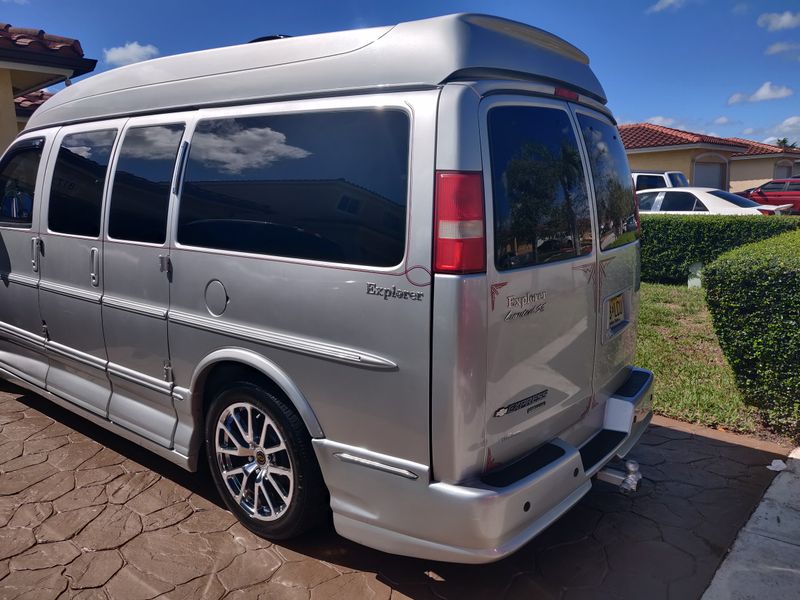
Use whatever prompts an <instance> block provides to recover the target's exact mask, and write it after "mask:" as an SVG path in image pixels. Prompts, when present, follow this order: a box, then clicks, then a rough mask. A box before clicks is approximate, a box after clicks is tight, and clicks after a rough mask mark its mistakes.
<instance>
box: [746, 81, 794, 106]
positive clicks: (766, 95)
mask: <svg viewBox="0 0 800 600" xmlns="http://www.w3.org/2000/svg"><path fill="white" fill-rule="evenodd" d="M792 94H794V90H792V89H791V88H788V87H786V86H785V85H773V84H772V82H771V81H765V82H764V85H762V86H761V87H760V88H758V89H757V90H756V91H755V93H754V94H753V95H752V96H750V102H762V101H764V100H778V99H780V98H786V97H788V96H791V95H792Z"/></svg>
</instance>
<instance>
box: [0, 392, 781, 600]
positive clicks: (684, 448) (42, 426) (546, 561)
mask: <svg viewBox="0 0 800 600" xmlns="http://www.w3.org/2000/svg"><path fill="white" fill-rule="evenodd" d="M778 453H783V454H784V455H785V453H786V451H785V450H783V449H781V448H779V447H777V446H774V445H770V444H766V443H763V442H757V441H754V440H748V439H746V438H741V437H737V436H732V435H728V434H720V433H717V432H712V431H710V430H706V429H702V428H697V427H692V426H687V425H683V424H680V423H677V422H674V421H668V420H665V419H657V420H656V421H655V425H654V426H652V427H651V428H650V430H649V431H648V433H647V434H646V436H645V438H644V439H643V442H642V444H641V445H640V446H639V447H638V448H637V449H636V451H635V458H637V459H638V460H639V461H640V463H641V464H642V469H643V472H644V475H645V480H644V481H643V485H642V489H641V491H640V492H639V493H638V494H637V495H636V496H635V497H626V496H623V495H621V494H619V493H617V492H616V491H615V490H613V489H611V488H610V487H608V486H606V485H605V484H598V485H596V486H595V488H594V489H593V490H592V491H591V492H590V493H589V494H588V495H587V496H586V497H585V498H584V499H583V500H582V501H581V502H580V503H579V504H578V505H577V506H576V507H575V508H574V509H573V510H572V511H571V512H570V513H569V514H567V515H566V516H565V517H564V518H562V519H561V520H560V521H559V522H558V523H556V524H555V525H554V526H552V527H551V528H550V529H549V530H547V531H546V532H544V533H543V534H542V535H541V536H539V537H538V538H537V539H536V540H534V541H533V542H532V543H531V544H529V545H528V546H526V547H525V548H523V549H522V550H521V551H520V552H518V553H517V554H515V555H514V556H512V557H510V558H508V559H506V560H504V561H501V562H499V563H495V564H492V565H486V566H480V567H474V566H462V565H452V564H445V563H436V562H431V561H423V560H417V559H410V558H403V557H396V556H391V555H388V554H384V553H381V552H377V551H373V550H370V549H368V548H364V547H362V546H359V545H357V544H354V543H351V542H348V541H346V540H344V539H342V538H340V537H338V536H337V535H336V534H335V533H334V532H333V531H332V530H331V529H330V528H328V529H323V530H319V531H316V532H313V533H311V534H309V535H306V536H305V537H304V538H302V539H300V540H297V541H293V542H291V543H286V544H281V545H277V544H274V545H273V544H270V543H268V542H266V541H264V540H261V539H259V538H256V537H255V536H253V535H251V534H250V533H249V532H247V531H246V530H245V529H244V528H242V527H241V526H240V525H239V524H237V523H236V521H235V519H234V518H233V517H232V516H231V514H230V513H228V512H227V511H226V510H224V509H223V508H221V502H220V500H219V497H218V496H217V495H216V493H215V492H214V490H213V488H212V487H211V486H210V485H209V483H208V481H209V479H208V475H207V474H205V475H204V474H203V473H201V474H200V475H193V474H190V473H186V472H184V471H182V470H181V469H179V468H177V467H174V466H173V465H171V464H169V463H167V462H166V461H164V460H162V459H160V458H158V457H155V456H154V455H152V454H150V453H148V452H146V451H144V450H142V449H140V448H138V447H137V446H135V445H133V444H131V443H128V442H126V441H124V440H122V439H121V438H118V437H116V436H113V435H111V434H108V433H106V432H105V431H103V430H102V429H100V428H98V427H95V426H94V425H91V424H90V423H87V422H86V421H84V420H82V419H80V418H78V417H75V416H74V415H72V414H70V413H69V412H67V411H64V410H62V409H60V408H58V407H57V406H54V405H53V404H51V403H49V402H48V401H46V400H44V399H42V398H40V397H38V396H36V395H33V394H28V393H25V392H23V391H22V390H19V389H18V388H14V387H12V386H10V385H7V384H4V383H0V598H3V599H12V598H35V599H37V600H45V599H48V598H82V599H88V598H98V599H101V598H131V599H135V598H138V599H146V598H153V597H156V596H161V595H163V597H165V598H187V599H188V598H201V597H205V598H211V599H218V598H222V597H225V598H230V599H237V600H239V599H242V598H282V599H287V600H294V599H301V598H311V599H312V600H318V599H319V600H322V599H326V598H340V599H351V598H352V599H356V598H380V599H387V598H392V599H394V600H397V599H401V598H413V599H415V600H425V599H429V598H492V599H493V600H494V599H497V600H499V599H500V598H569V599H574V598H594V599H596V598H648V599H649V600H657V599H659V598H668V597H669V598H680V599H686V598H696V597H699V596H700V595H701V594H702V592H703V590H704V589H705V588H706V586H707V585H708V583H709V582H710V581H711V578H712V576H713V574H714V571H715V570H716V568H717V566H718V565H719V563H720V561H721V560H722V557H723V555H724V553H725V551H726V550H727V548H728V547H729V545H730V544H731V543H732V541H733V539H734V538H735V536H736V533H737V531H738V530H739V528H740V527H741V526H742V525H743V524H744V523H745V521H746V520H747V518H748V517H749V516H750V513H751V512H752V510H753V508H754V507H755V506H756V504H757V503H758V500H759V498H760V497H761V495H762V493H763V492H764V490H765V488H766V487H767V485H769V483H770V481H771V480H772V477H773V476H774V473H772V472H771V471H768V470H767V469H766V468H764V466H765V465H766V464H769V462H770V461H771V460H772V458H774V457H775V456H777V454H778Z"/></svg>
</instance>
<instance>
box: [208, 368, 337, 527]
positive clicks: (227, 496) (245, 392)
mask: <svg viewBox="0 0 800 600" xmlns="http://www.w3.org/2000/svg"><path fill="white" fill-rule="evenodd" d="M238 403H249V404H251V405H252V406H253V407H255V408H257V409H258V410H260V411H262V412H263V413H264V414H266V415H267V416H268V417H269V419H271V421H272V423H273V424H274V426H275V428H276V429H277V431H278V433H279V434H280V436H281V437H282V438H283V443H284V445H285V447H286V451H285V452H286V453H287V454H288V457H289V460H290V461H291V462H290V463H289V465H290V466H291V470H292V472H293V476H292V477H293V482H292V488H291V489H292V496H291V501H290V502H288V503H287V506H286V507H285V509H284V512H283V514H279V511H276V512H275V513H273V514H279V516H278V517H277V518H275V517H272V518H274V519H275V520H271V521H264V520H261V519H259V518H256V517H255V516H253V514H252V513H251V512H248V510H245V508H244V507H243V506H242V505H240V503H239V502H237V500H236V498H234V496H233V492H232V491H231V490H230V489H229V488H228V485H227V484H226V483H225V480H224V478H223V475H222V472H221V471H222V467H221V465H220V460H224V458H221V459H218V456H217V447H216V443H215V442H216V437H215V436H216V435H217V423H218V421H219V419H220V416H221V415H222V414H223V413H225V412H226V409H229V407H231V406H233V405H235V404H238ZM222 435H223V439H229V438H225V437H224V434H222ZM254 437H257V436H254ZM262 443H263V440H262ZM205 447H206V456H207V458H208V465H209V468H210V470H211V476H212V478H213V479H214V483H215V485H216V486H217V490H218V491H219V494H220V496H222V499H223V501H224V502H225V504H226V506H227V507H228V509H229V510H230V511H231V512H232V513H233V514H235V515H236V517H237V518H238V519H239V521H241V523H242V524H243V525H244V526H245V527H247V528H248V529H249V530H250V531H252V532H253V533H255V534H256V535H259V536H261V537H265V538H269V539H274V540H283V539H288V538H291V537H295V536H298V535H300V534H302V533H304V532H306V531H308V530H309V529H311V528H313V527H315V526H317V525H319V524H321V523H322V522H323V521H324V520H325V519H326V518H327V517H328V515H329V514H330V508H329V497H328V491H327V488H326V487H325V483H324V481H323V479H322V473H321V472H320V469H319V464H318V463H317V459H316V456H315V455H314V449H313V448H312V445H311V436H310V435H309V434H308V430H307V429H306V427H305V425H304V424H303V421H302V419H301V418H300V416H299V415H298V414H297V412H296V411H295V410H294V408H293V407H292V406H291V405H290V404H289V401H288V400H287V399H286V397H285V396H283V394H281V393H280V392H278V391H277V390H274V389H271V388H269V387H265V386H262V385H259V384H257V383H254V382H251V381H237V382H233V383H231V384H229V385H227V386H225V387H224V388H223V389H221V390H220V391H217V392H216V395H215V396H214V398H213V400H212V401H211V404H210V405H209V407H208V410H207V412H206V423H205ZM262 456H263V455H262ZM281 456H284V457H285V455H284V454H283V453H282V452H281ZM237 459H238V457H237ZM242 460H247V461H250V462H252V461H251V460H250V459H249V458H247V459H242ZM254 460H255V459H254ZM283 460H285V458H284V459H283ZM292 477H287V478H286V480H292ZM229 481H232V480H231V479H229ZM233 481H234V485H235V480H233ZM274 489H275V486H273V487H272V488H271V490H273V492H274ZM255 493H256V494H258V492H255ZM264 493H266V491H265V490H264ZM250 497H251V498H252V496H250ZM263 497H264V495H263V494H262V495H260V496H259V498H262V499H263ZM269 508H270V509H272V505H271V504H270V505H269ZM262 510H266V509H264V508H263V507H262Z"/></svg>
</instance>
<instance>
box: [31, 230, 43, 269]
mask: <svg viewBox="0 0 800 600" xmlns="http://www.w3.org/2000/svg"><path fill="white" fill-rule="evenodd" d="M41 243H42V242H41V240H40V239H39V238H38V237H33V238H31V269H33V272H34V273H38V272H39V248H40V247H41Z"/></svg>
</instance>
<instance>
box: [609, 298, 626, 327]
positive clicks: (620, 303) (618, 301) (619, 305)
mask: <svg viewBox="0 0 800 600" xmlns="http://www.w3.org/2000/svg"><path fill="white" fill-rule="evenodd" d="M624 320H625V302H624V300H623V294H618V295H616V296H614V297H613V298H611V300H609V301H608V327H609V329H614V327H616V326H617V325H619V324H620V323H622V321H624Z"/></svg>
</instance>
